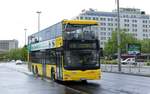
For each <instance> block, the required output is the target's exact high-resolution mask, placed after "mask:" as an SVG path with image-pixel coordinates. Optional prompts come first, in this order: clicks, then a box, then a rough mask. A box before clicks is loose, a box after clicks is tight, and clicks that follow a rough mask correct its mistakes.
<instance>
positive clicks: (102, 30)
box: [75, 8, 150, 47]
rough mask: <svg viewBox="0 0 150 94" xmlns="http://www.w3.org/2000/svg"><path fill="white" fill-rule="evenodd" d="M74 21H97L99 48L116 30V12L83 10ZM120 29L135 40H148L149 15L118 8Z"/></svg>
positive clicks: (149, 37) (149, 35)
mask: <svg viewBox="0 0 150 94" xmlns="http://www.w3.org/2000/svg"><path fill="white" fill-rule="evenodd" d="M75 19H80V20H82V19H83V20H97V21H98V22H99V24H100V26H98V27H97V28H95V29H96V31H98V32H97V34H98V37H99V40H100V45H101V47H104V44H105V43H106V42H107V41H108V39H109V38H111V33H112V31H116V30H117V10H113V11H112V12H101V11H97V10H94V9H89V10H83V11H82V13H81V14H79V15H78V16H77V17H75ZM120 28H121V29H122V30H124V31H126V32H127V33H130V34H132V35H133V36H134V37H135V38H137V39H141V40H143V39H150V15H148V14H146V13H145V11H141V10H140V9H136V8H120Z"/></svg>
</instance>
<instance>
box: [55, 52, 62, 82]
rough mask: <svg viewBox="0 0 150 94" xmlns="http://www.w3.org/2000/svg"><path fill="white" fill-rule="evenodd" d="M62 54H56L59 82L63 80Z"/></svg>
mask: <svg viewBox="0 0 150 94" xmlns="http://www.w3.org/2000/svg"><path fill="white" fill-rule="evenodd" d="M61 60H62V59H61V52H56V73H57V74H56V75H57V79H58V80H62V62H61Z"/></svg>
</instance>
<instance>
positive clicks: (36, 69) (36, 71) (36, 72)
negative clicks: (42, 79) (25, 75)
mask: <svg viewBox="0 0 150 94" xmlns="http://www.w3.org/2000/svg"><path fill="white" fill-rule="evenodd" d="M35 75H36V76H38V68H37V66H36V67H35Z"/></svg>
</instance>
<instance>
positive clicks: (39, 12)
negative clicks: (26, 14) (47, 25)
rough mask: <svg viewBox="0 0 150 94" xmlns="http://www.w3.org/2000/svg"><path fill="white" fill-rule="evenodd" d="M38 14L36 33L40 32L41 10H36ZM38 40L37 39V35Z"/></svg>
mask: <svg viewBox="0 0 150 94" xmlns="http://www.w3.org/2000/svg"><path fill="white" fill-rule="evenodd" d="M36 13H37V14H38V33H39V32H40V14H41V13H42V12H41V11H37V12H36ZM38 41H39V35H38Z"/></svg>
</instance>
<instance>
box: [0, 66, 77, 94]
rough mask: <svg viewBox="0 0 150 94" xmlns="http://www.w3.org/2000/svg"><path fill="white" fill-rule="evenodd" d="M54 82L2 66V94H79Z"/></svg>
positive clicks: (0, 71)
mask: <svg viewBox="0 0 150 94" xmlns="http://www.w3.org/2000/svg"><path fill="white" fill-rule="evenodd" d="M78 93H79V91H74V90H72V89H69V88H67V87H64V86H62V85H58V84H57V83H55V82H52V81H49V82H47V81H43V80H41V79H40V78H37V79H36V78H34V77H33V76H29V75H26V74H24V73H21V72H18V71H15V70H13V69H10V68H7V67H5V66H3V64H0V94H78Z"/></svg>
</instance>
